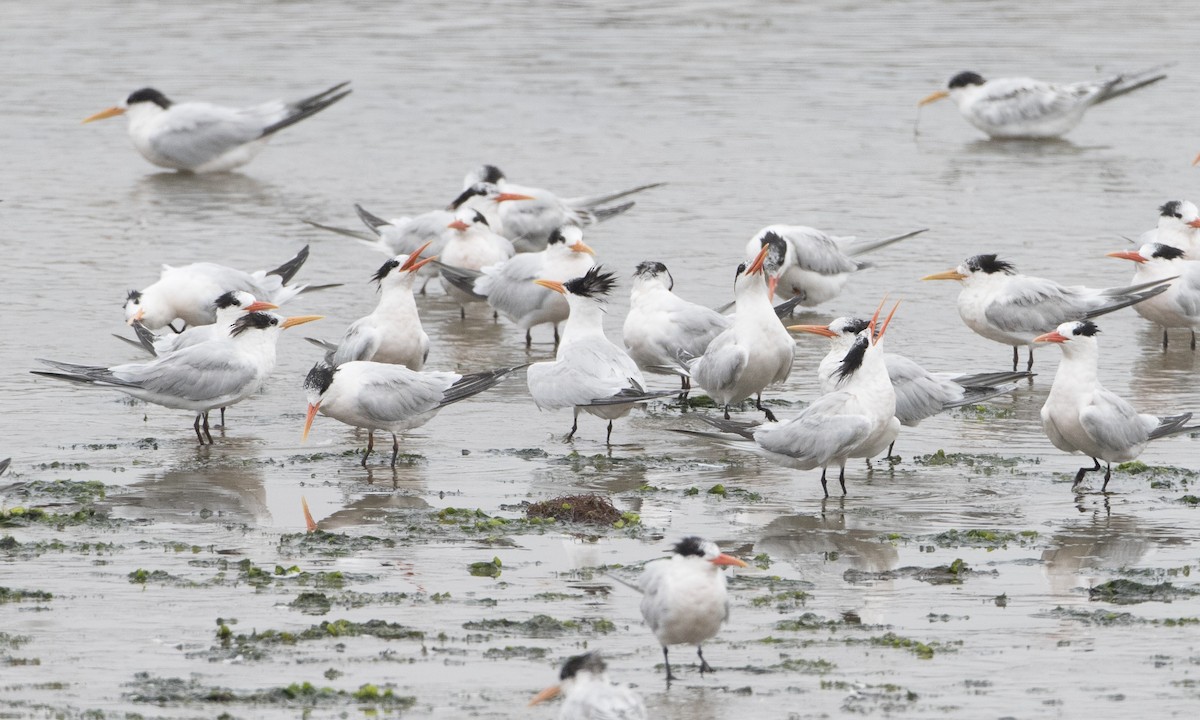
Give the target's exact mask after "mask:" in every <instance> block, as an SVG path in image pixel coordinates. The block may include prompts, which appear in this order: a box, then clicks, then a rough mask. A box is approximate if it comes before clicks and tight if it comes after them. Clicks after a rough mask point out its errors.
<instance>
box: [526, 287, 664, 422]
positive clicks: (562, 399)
mask: <svg viewBox="0 0 1200 720" xmlns="http://www.w3.org/2000/svg"><path fill="white" fill-rule="evenodd" d="M534 283H536V284H537V285H540V286H542V287H544V288H546V289H548V290H550V291H552V292H556V293H560V294H562V295H564V296H565V297H566V300H567V304H568V306H569V307H570V313H569V315H568V316H567V321H566V325H565V326H564V327H563V334H562V341H561V342H560V343H559V345H558V352H557V354H556V355H555V358H554V361H553V362H540V363H534V364H533V365H530V366H529V370H528V372H527V373H526V379H527V380H528V382H529V394H530V395H532V396H533V401H534V402H535V403H536V404H537V406H538V408H539V409H541V410H557V409H559V408H565V407H570V408H574V412H575V417H574V420H573V421H572V423H571V432H569V433H567V437H566V438H565V439H566V440H567V441H569V440H571V439H572V438H573V437H575V431H576V430H578V429H579V413H580V412H581V411H582V412H586V413H588V414H589V415H595V416H597V417H601V418H604V419H606V420H608V434H607V435H606V436H605V442H606V443H609V444H611V443H612V423H613V420H615V419H617V418H620V417H625V416H626V415H628V414H629V411H630V410H632V409H633V406H634V405H635V404H636V403H639V402H643V401H646V400H653V399H654V398H658V397H663V396H664V395H669V394H671V393H670V392H662V391H658V392H647V390H646V379H645V378H644V377H643V376H642V371H641V370H639V369H638V366H637V363H635V362H634V361H633V359H632V358H630V357H629V355H627V354H626V353H625V351H624V350H622V349H621V348H619V347H617V346H616V345H614V344H613V343H612V341H610V340H609V339H608V337H606V336H605V334H604V304H605V303H606V302H607V300H608V295H609V293H610V292H612V288H613V286H614V285H615V284H616V281H615V280H614V279H613V274H612V273H608V272H603V271H602V270H601V268H600V267H599V266H596V267H593V268H590V269H589V270H588V271H587V273H586V274H585V275H584V276H583V277H578V278H575V279H573V280H568V281H567V282H565V283H564V282H559V281H557V280H548V279H538V280H534Z"/></svg>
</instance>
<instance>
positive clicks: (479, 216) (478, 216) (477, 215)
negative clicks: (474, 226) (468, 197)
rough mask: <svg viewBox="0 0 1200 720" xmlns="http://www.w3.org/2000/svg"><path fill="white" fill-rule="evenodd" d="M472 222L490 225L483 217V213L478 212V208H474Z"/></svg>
mask: <svg viewBox="0 0 1200 720" xmlns="http://www.w3.org/2000/svg"><path fill="white" fill-rule="evenodd" d="M474 222H477V223H479V224H480V225H483V226H485V227H491V223H489V222H488V221H487V218H485V217H484V216H483V213H481V212H479V211H478V210H476V211H475V220H474Z"/></svg>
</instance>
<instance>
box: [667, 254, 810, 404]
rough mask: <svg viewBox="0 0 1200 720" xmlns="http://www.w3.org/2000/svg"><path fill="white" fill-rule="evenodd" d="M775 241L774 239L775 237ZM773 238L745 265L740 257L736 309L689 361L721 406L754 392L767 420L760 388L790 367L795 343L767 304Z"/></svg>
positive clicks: (781, 378) (784, 376) (777, 379)
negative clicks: (767, 263)
mask: <svg viewBox="0 0 1200 720" xmlns="http://www.w3.org/2000/svg"><path fill="white" fill-rule="evenodd" d="M776 245H777V243H776ZM771 248H772V243H765V244H763V245H762V247H761V248H760V249H759V251H758V253H757V254H756V255H755V257H754V260H753V261H752V262H750V264H749V265H747V264H746V263H742V264H741V265H739V266H738V269H737V272H736V274H735V275H734V293H735V294H736V296H737V313H736V314H735V315H734V317H733V323H732V324H731V325H730V326H729V328H728V329H726V330H724V331H723V332H722V333H721V334H720V335H718V336H717V337H716V338H714V339H713V341H712V342H710V343H709V344H708V347H707V348H706V349H705V351H704V354H703V355H702V356H700V357H698V358H696V359H695V360H693V361H691V363H690V365H689V367H688V370H689V372H691V374H692V379H693V380H695V381H696V384H697V385H699V386H700V388H701V389H703V390H704V391H705V392H706V393H708V395H709V397H711V398H712V399H713V402H715V403H716V404H717V405H718V406H719V407H724V408H725V418H726V419H729V406H730V405H732V404H733V403H739V402H741V401H743V400H745V399H746V398H748V397H750V396H752V395H757V400H756V403H755V407H757V408H758V409H759V410H762V411H763V413H765V414H766V416H767V419H768V420H774V419H775V415H774V414H773V413H772V412H771V411H770V409H768V408H765V407H763V404H762V391H763V389H764V388H766V387H767V386H768V385H773V384H775V383H779V382H783V381H784V380H786V379H787V377H788V375H789V374H790V373H791V371H792V360H793V358H794V357H795V352H796V343H795V341H793V340H792V336H791V335H789V334H788V332H787V330H786V329H785V328H784V327H783V325H782V324H781V323H780V322H779V317H778V316H777V315H776V314H775V309H774V308H773V307H772V306H771V297H770V289H769V287H768V282H767V281H768V277H769V275H770V273H769V272H768V271H767V270H766V268H765V266H764V263H765V261H766V259H767V254H768V253H769V252H770V251H771Z"/></svg>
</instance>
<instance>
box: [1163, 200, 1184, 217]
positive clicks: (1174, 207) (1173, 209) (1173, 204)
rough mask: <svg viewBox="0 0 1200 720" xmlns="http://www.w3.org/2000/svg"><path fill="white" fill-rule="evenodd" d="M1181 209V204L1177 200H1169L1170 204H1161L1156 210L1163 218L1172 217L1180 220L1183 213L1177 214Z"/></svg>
mask: <svg viewBox="0 0 1200 720" xmlns="http://www.w3.org/2000/svg"><path fill="white" fill-rule="evenodd" d="M1182 207H1183V203H1182V202H1180V201H1179V200H1171V201H1170V202H1165V203H1163V204H1162V205H1161V206H1160V207H1159V208H1158V214H1159V215H1162V216H1163V217H1174V218H1179V219H1180V220H1182V219H1183V213H1181V212H1179V211H1180V209H1181V208H1182Z"/></svg>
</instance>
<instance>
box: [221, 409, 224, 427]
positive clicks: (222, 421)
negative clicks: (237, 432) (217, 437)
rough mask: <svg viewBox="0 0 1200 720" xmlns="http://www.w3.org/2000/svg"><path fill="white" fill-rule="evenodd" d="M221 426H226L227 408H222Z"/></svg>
mask: <svg viewBox="0 0 1200 720" xmlns="http://www.w3.org/2000/svg"><path fill="white" fill-rule="evenodd" d="M221 427H225V408H221Z"/></svg>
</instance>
